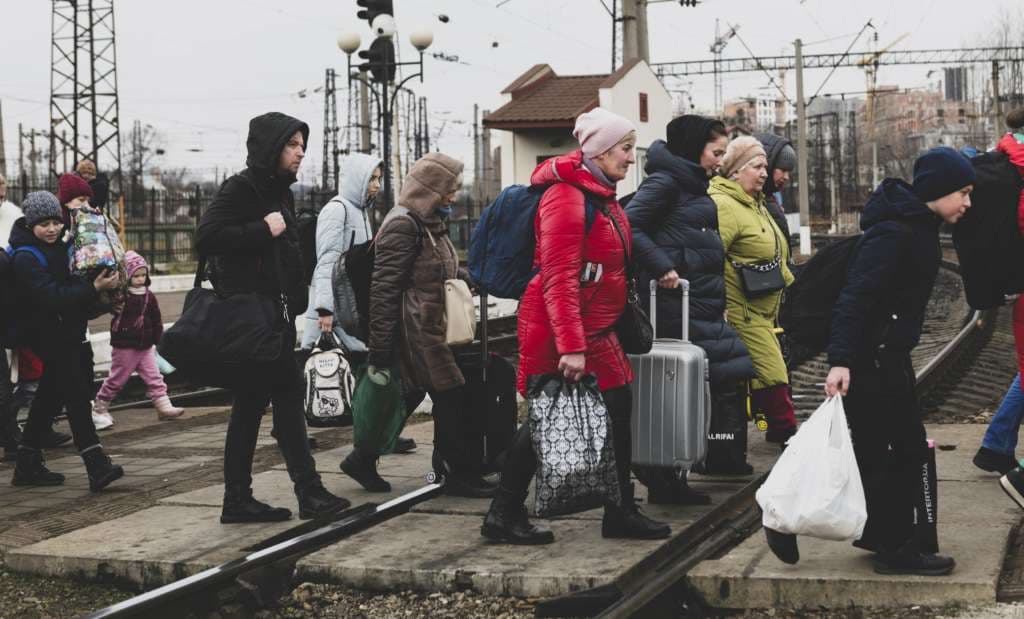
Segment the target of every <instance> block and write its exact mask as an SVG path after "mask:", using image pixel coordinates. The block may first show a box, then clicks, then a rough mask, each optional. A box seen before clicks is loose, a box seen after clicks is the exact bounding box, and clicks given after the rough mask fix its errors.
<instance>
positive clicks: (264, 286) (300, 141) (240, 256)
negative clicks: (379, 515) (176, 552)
mask: <svg viewBox="0 0 1024 619" xmlns="http://www.w3.org/2000/svg"><path fill="white" fill-rule="evenodd" d="M308 137H309V127H308V126H307V125H306V123H304V122H302V121H300V120H297V119H295V118H292V117H291V116H286V115H285V114H281V113H278V112H270V113H268V114H264V115H262V116H257V117H256V118H253V119H252V120H251V121H250V122H249V137H248V139H247V140H246V147H247V149H248V158H247V159H246V162H245V163H246V169H245V170H243V171H242V172H241V173H239V174H236V175H234V176H232V177H231V178H229V179H227V180H226V181H224V184H223V185H221V187H220V191H219V192H218V193H217V196H216V197H215V198H214V200H213V203H212V204H210V208H209V209H208V210H207V211H206V212H205V213H204V214H203V216H202V219H201V220H200V222H199V229H198V231H197V233H196V248H197V250H198V251H199V254H200V255H202V256H209V257H210V258H211V260H210V268H209V271H208V272H209V275H210V280H211V281H212V282H213V285H214V287H215V288H216V289H217V291H218V292H219V293H221V294H234V293H247V292H259V293H264V294H267V295H269V296H271V297H273V298H275V299H278V298H282V297H283V304H284V306H285V308H286V313H287V325H288V326H287V328H286V333H285V337H284V338H283V341H284V348H283V350H282V351H281V355H280V357H279V359H278V361H277V362H276V363H275V366H274V367H273V368H272V369H271V370H270V371H263V370H260V371H258V372H255V371H254V375H253V380H252V382H251V384H252V387H251V388H249V389H245V390H241V389H240V390H236V392H235V394H234V395H235V401H234V404H233V405H232V408H231V419H230V421H229V422H228V432H227V439H226V440H225V444H224V507H223V511H222V513H221V522H223V523H233V522H273V521H277V520H287V519H289V518H290V517H291V512H290V511H289V510H287V509H285V508H275V507H271V506H269V505H266V504H265V503H261V502H259V501H257V500H256V499H254V498H253V496H252V459H253V455H254V453H255V450H256V439H257V436H258V433H259V428H260V419H261V418H262V416H263V412H264V410H265V409H266V406H267V404H268V403H272V404H273V414H274V429H275V430H276V435H277V442H278V446H279V447H280V449H281V453H282V454H283V455H284V460H285V464H286V465H287V467H288V475H289V476H290V477H291V480H292V483H293V484H294V485H295V494H296V496H297V497H298V501H299V517H300V518H315V517H318V516H321V515H324V514H328V513H332V512H336V511H340V510H342V509H345V508H347V507H348V506H349V501H347V500H346V499H343V498H340V497H337V496H334V495H333V494H331V493H330V492H328V491H327V490H326V489H325V488H324V487H323V483H322V482H321V480H320V475H319V474H318V473H317V472H316V463H315V462H314V461H313V456H312V454H311V453H310V450H309V441H308V438H307V436H306V422H305V417H304V416H303V411H302V393H303V381H302V375H301V372H300V369H299V367H298V365H297V364H296V361H295V355H294V354H293V351H292V349H293V347H294V343H295V331H294V317H295V316H299V315H301V314H302V312H303V311H305V309H306V305H307V296H308V292H307V290H306V284H305V280H304V279H303V277H302V256H301V252H300V250H299V239H298V234H297V228H296V226H295V200H294V197H293V196H292V192H291V189H290V187H291V185H292V183H294V182H295V181H296V176H295V175H296V173H297V172H298V169H299V165H300V164H301V163H302V158H303V156H304V154H305V148H306V140H307V138H308Z"/></svg>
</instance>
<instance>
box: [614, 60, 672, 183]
mask: <svg viewBox="0 0 1024 619" xmlns="http://www.w3.org/2000/svg"><path fill="white" fill-rule="evenodd" d="M641 92H643V93H647V122H641V121H640V96H639V93H641ZM598 101H600V105H601V107H603V108H605V109H607V110H609V111H611V112H615V113H616V114H619V115H620V116H624V117H626V118H628V119H629V120H631V121H633V124H635V125H636V137H637V141H636V145H637V151H638V152H637V165H636V167H635V168H633V170H632V173H631V174H630V175H629V176H627V177H626V178H625V179H624V180H622V181H621V182H619V185H618V194H619V195H620V196H623V195H626V194H628V193H632V192H634V191H636V188H637V187H638V186H639V184H640V181H641V180H642V178H643V173H642V172H643V155H644V152H646V150H647V147H648V146H650V145H651V142H653V141H654V140H664V139H665V125H667V124H668V122H669V121H670V120H672V96H671V95H669V94H668V91H666V90H665V87H664V86H662V84H661V82H660V81H658V77H657V76H656V75H655V74H654V72H653V71H651V68H650V67H648V66H647V65H646V64H644V63H642V62H641V63H639V64H637V65H636V66H635V67H633V70H632V71H630V72H629V73H627V74H626V75H625V76H623V77H622V79H620V80H619V81H618V83H617V84H615V87H614V88H602V89H601V90H599V91H598Z"/></svg>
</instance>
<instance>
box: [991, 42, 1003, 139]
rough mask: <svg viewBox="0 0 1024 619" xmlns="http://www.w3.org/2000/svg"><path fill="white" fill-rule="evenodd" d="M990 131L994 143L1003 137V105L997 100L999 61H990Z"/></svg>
mask: <svg viewBox="0 0 1024 619" xmlns="http://www.w3.org/2000/svg"><path fill="white" fill-rule="evenodd" d="M992 131H993V133H995V136H996V137H995V141H996V142H999V138H1001V137H1002V136H1003V105H1002V102H1001V101H1000V100H999V61H998V60H993V61H992Z"/></svg>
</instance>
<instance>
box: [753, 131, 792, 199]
mask: <svg viewBox="0 0 1024 619" xmlns="http://www.w3.org/2000/svg"><path fill="white" fill-rule="evenodd" d="M754 137H755V138H757V140H758V141H759V142H761V145H762V146H764V152H765V154H766V155H767V156H768V178H769V181H766V182H770V179H772V178H773V175H774V174H775V170H776V165H775V160H776V159H778V157H779V153H781V152H782V149H783V148H785V147H787V146H790V147H792V146H793V143H792V142H790V141H789V140H787V139H786V138H784V137H782V136H781V135H775V134H774V133H755V134H754ZM766 193H775V188H772V191H768V192H766Z"/></svg>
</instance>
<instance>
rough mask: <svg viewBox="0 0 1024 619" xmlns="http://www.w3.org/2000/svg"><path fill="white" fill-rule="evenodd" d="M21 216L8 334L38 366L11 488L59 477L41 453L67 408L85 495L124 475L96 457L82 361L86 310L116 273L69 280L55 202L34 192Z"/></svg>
mask: <svg viewBox="0 0 1024 619" xmlns="http://www.w3.org/2000/svg"><path fill="white" fill-rule="evenodd" d="M22 207H23V212H24V216H23V217H22V218H21V219H19V220H18V221H16V222H15V224H14V227H13V228H12V230H11V237H10V247H11V249H12V251H13V262H14V273H15V278H14V279H15V286H14V295H13V296H14V298H15V307H14V316H13V322H14V325H15V328H14V333H13V336H12V338H11V340H12V344H13V345H14V346H18V347H24V348H29V349H31V350H32V352H33V353H35V354H36V355H37V356H38V357H39V358H40V359H42V361H43V375H42V377H41V378H40V381H39V388H38V390H37V392H36V397H35V399H34V400H33V402H32V406H31V408H30V409H29V413H28V421H27V422H26V423H25V429H24V431H23V432H22V436H21V441H20V443H19V445H18V450H17V453H16V454H15V465H14V476H13V477H12V479H11V484H12V485H14V486H58V485H61V484H63V483H64V475H62V474H60V473H54V472H52V471H50V470H49V469H47V468H46V464H45V462H44V461H43V455H42V451H41V450H42V448H43V447H44V446H46V445H45V443H46V439H47V437H48V436H49V435H50V434H51V433H52V429H51V426H52V423H53V419H54V418H55V417H56V415H57V413H59V412H60V411H61V410H62V409H65V410H67V418H68V423H69V424H70V426H71V433H72V435H73V437H74V441H75V447H76V448H77V449H78V453H79V454H80V455H81V457H82V460H83V461H84V463H85V468H86V471H87V474H88V478H89V489H90V490H91V491H93V492H98V491H100V490H102V489H103V488H105V487H106V486H108V485H109V484H110V483H112V482H113V481H115V480H117V479H119V478H120V477H121V476H123V475H124V470H123V469H122V468H121V467H120V466H117V465H115V464H114V463H113V462H111V460H110V458H109V457H108V456H107V455H106V454H105V453H104V451H103V446H102V445H101V444H100V441H99V437H98V436H96V428H95V426H94V425H93V421H92V405H91V404H90V400H91V399H92V392H91V387H92V375H93V368H92V364H91V363H88V364H87V363H83V362H82V355H81V350H82V347H83V346H88V344H83V342H84V341H85V338H86V325H87V324H88V321H89V318H90V316H89V310H90V309H91V308H92V307H93V306H94V304H95V303H96V300H97V295H98V293H99V292H101V291H104V290H112V289H113V288H115V287H116V286H117V285H118V281H119V278H118V275H117V274H116V273H110V272H106V271H105V272H103V273H100V274H99V275H98V276H97V277H96V278H95V279H94V280H92V281H88V280H85V279H82V278H80V277H77V276H74V275H72V274H71V271H70V268H69V265H68V244H67V242H66V241H64V240H62V239H61V232H62V231H63V228H64V223H63V219H62V218H63V213H62V211H61V206H60V203H59V201H58V200H57V198H56V197H55V196H54V195H53V194H51V193H48V192H43V191H40V192H34V193H30V194H29V195H28V196H26V197H25V200H24V202H22Z"/></svg>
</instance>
